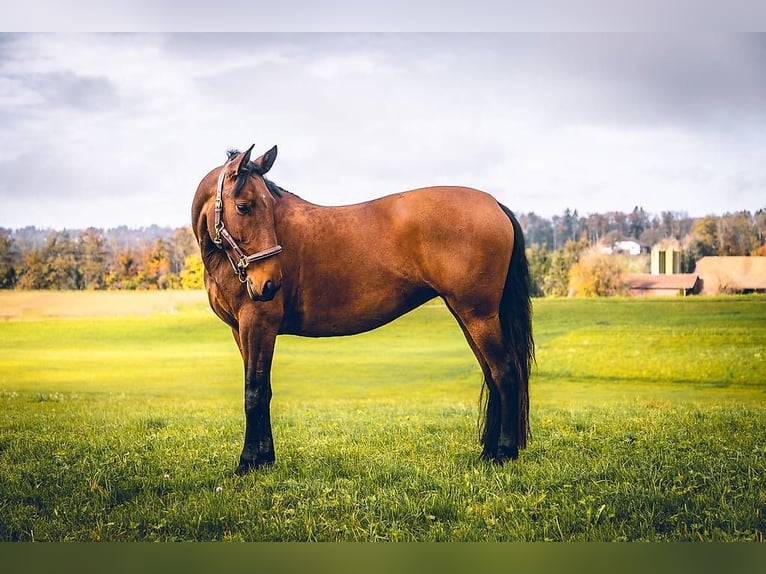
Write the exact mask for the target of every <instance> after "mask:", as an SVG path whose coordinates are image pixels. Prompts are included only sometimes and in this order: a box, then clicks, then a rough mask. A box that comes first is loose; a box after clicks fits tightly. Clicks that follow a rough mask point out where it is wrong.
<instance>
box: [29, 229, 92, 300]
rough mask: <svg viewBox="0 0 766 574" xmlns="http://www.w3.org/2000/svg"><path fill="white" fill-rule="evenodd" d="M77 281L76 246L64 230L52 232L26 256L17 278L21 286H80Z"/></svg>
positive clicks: (51, 287)
mask: <svg viewBox="0 0 766 574" xmlns="http://www.w3.org/2000/svg"><path fill="white" fill-rule="evenodd" d="M80 284H81V277H80V270H79V269H78V265H77V253H76V246H75V244H74V242H73V241H72V239H71V238H70V237H69V233H68V232H66V231H54V232H51V233H50V234H49V235H48V238H47V240H46V242H45V246H44V247H43V248H42V249H40V250H36V251H32V252H31V253H30V254H29V255H27V256H26V257H25V259H24V271H23V272H22V273H21V275H20V277H19V282H18V286H19V287H20V288H22V289H79V288H80Z"/></svg>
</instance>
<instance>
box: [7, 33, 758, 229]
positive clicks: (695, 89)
mask: <svg viewBox="0 0 766 574" xmlns="http://www.w3.org/2000/svg"><path fill="white" fill-rule="evenodd" d="M765 102H766V34H751V33H739V32H719V31H704V30H694V31H688V32H684V31H678V30H676V31H672V32H664V31H652V32H638V33H599V32H588V33H574V34H573V33H560V32H542V33H354V32H333V33H315V32H309V33H295V32H262V33H158V32H152V33H117V34H104V33H93V32H85V33H82V32H58V33H7V34H3V35H0V227H7V228H20V227H24V226H27V225H34V226H36V227H41V228H46V227H50V228H55V229H63V228H67V229H77V228H85V227H89V226H94V227H101V228H110V227H116V226H119V225H127V226H130V227H143V226H149V225H152V224H157V225H162V226H171V227H179V226H185V225H188V224H189V223H190V221H189V217H190V210H191V201H192V198H193V196H194V193H195V190H196V188H197V185H198V184H199V182H200V180H201V179H202V177H203V176H204V175H205V174H206V173H208V172H209V171H210V170H211V169H213V168H214V167H216V166H219V165H221V164H222V163H223V162H224V160H225V157H226V154H225V152H226V150H227V149H229V148H240V149H245V148H247V147H249V146H250V145H251V144H255V151H254V157H255V156H256V155H259V154H260V153H264V152H265V151H266V150H268V149H269V148H270V147H271V146H273V145H278V147H279V154H278V157H277V160H276V162H275V164H274V167H273V168H272V170H271V172H270V173H269V176H270V179H272V180H273V181H275V182H276V183H277V184H279V185H280V186H282V187H284V188H285V189H287V190H289V191H291V192H293V193H295V194H297V195H299V196H300V197H302V198H304V199H306V200H308V201H311V202H313V203H318V204H323V205H341V204H348V203H355V202H359V201H366V200H369V199H374V198H376V197H379V196H381V195H386V194H389V193H396V192H399V191H404V190H407V189H413V188H417V187H421V186H428V185H466V186H471V187H476V188H479V189H482V190H484V191H487V192H489V193H491V194H493V195H494V196H495V197H496V198H497V199H498V200H500V201H501V202H502V203H504V204H506V205H507V206H508V207H510V208H511V209H512V210H514V211H516V212H518V213H528V212H535V213H537V214H539V215H543V216H546V217H551V216H552V215H554V214H561V213H562V212H563V211H564V210H565V209H566V208H570V209H577V210H578V212H579V213H580V214H582V215H586V214H588V213H596V212H606V211H611V210H619V211H631V210H633V208H634V207H635V206H640V207H643V209H644V210H645V211H648V212H650V213H655V214H659V213H660V212H662V211H683V212H686V213H688V214H689V215H691V216H694V217H697V216H703V215H706V214H723V213H726V212H733V211H739V210H749V211H756V210H758V209H760V208H766V105H765V104H764V103H765Z"/></svg>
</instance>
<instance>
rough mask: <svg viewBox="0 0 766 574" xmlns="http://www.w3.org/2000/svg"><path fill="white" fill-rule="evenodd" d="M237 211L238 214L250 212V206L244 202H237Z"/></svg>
mask: <svg viewBox="0 0 766 574" xmlns="http://www.w3.org/2000/svg"><path fill="white" fill-rule="evenodd" d="M237 213H239V214H240V215H247V214H248V213H250V206H249V205H248V204H246V203H238V204H237Z"/></svg>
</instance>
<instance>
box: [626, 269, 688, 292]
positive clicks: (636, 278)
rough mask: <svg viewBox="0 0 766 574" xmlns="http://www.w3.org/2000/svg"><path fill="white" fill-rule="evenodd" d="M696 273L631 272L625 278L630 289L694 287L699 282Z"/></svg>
mask: <svg viewBox="0 0 766 574" xmlns="http://www.w3.org/2000/svg"><path fill="white" fill-rule="evenodd" d="M697 280H698V276H697V274H696V273H675V274H673V275H650V274H649V273H630V274H628V275H627V276H626V278H625V283H626V284H627V286H628V289H641V290H648V289H693V288H694V286H695V284H696V283H697Z"/></svg>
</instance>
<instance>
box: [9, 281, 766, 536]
mask: <svg viewBox="0 0 766 574" xmlns="http://www.w3.org/2000/svg"><path fill="white" fill-rule="evenodd" d="M32 295H34V296H35V297H36V298H34V300H33V301H32V302H30V299H29V297H31V296H32ZM32 295H30V294H24V293H17V292H10V293H0V317H3V318H5V320H4V321H0V340H1V341H2V345H1V346H0V517H1V518H0V540H6V541H7V540H118V541H126V540H365V541H367V540H394V541H398V540H403V541H413V540H418V541H421V540H422V541H430V540H450V541H459V540H470V541H484V540H520V541H525V540H540V541H541V540H689V541H697V540H726V541H728V540H756V541H763V540H764V536H765V535H766V424H765V423H766V298H764V297H758V296H754V297H731V298H702V297H700V298H687V299H671V300H648V299H609V300H603V299H602V300H540V301H536V302H535V316H534V317H535V318H534V324H535V336H536V341H537V347H538V353H537V361H538V367H537V369H536V371H535V374H534V377H533V380H532V384H531V401H532V403H531V411H532V431H533V435H534V438H533V440H532V442H531V445H530V447H529V448H528V449H527V450H526V451H524V452H522V455H521V457H520V459H519V460H518V461H517V462H516V463H512V464H508V465H505V466H503V467H498V466H494V465H492V464H487V463H484V462H481V461H480V460H479V459H478V457H479V453H480V447H479V445H478V442H477V435H478V432H477V412H478V411H477V407H478V396H479V390H480V385H481V377H480V373H479V369H478V366H477V365H476V363H475V361H474V359H473V357H472V355H471V354H470V351H469V350H468V347H467V344H466V343H465V341H464V340H463V338H462V335H461V333H460V330H459V329H458V327H457V325H456V324H455V323H454V321H453V319H452V318H451V316H450V315H449V314H448V313H447V311H446V310H445V309H444V307H443V306H442V305H440V304H428V305H426V306H424V307H421V308H420V309H418V310H416V311H415V312H413V313H411V314H409V315H407V316H405V317H403V318H401V319H400V320H398V321H396V322H394V323H393V324H391V325H388V326H386V327H384V328H382V329H378V330H377V331H374V332H372V333H367V334H364V335H358V336H355V337H347V338H336V339H317V340H310V339H299V338H295V337H281V338H280V339H279V340H278V344H277V354H276V359H275V365H274V372H273V381H274V384H273V386H274V398H273V401H272V419H273V424H274V435H275V441H276V449H277V463H276V464H275V466H274V467H272V468H271V469H268V470H262V471H257V472H255V473H251V474H250V475H248V476H244V477H236V476H234V475H233V470H234V467H235V465H236V462H237V460H238V456H239V452H240V450H241V446H242V434H243V425H244V415H243V410H242V408H243V407H242V394H243V391H242V387H243V381H242V379H243V372H242V366H241V361H240V358H239V355H238V352H237V350H236V348H235V345H234V342H233V339H232V338H231V334H230V332H229V330H228V328H226V327H225V326H224V325H223V324H222V323H220V322H219V321H218V319H217V318H215V316H214V315H213V314H212V313H211V312H210V311H209V310H208V309H207V303H206V301H205V299H204V295H201V294H192V295H189V294H185V295H172V294H167V293H101V294H72V293H37V294H32ZM25 297H27V298H26V299H25Z"/></svg>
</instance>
